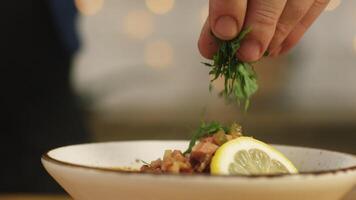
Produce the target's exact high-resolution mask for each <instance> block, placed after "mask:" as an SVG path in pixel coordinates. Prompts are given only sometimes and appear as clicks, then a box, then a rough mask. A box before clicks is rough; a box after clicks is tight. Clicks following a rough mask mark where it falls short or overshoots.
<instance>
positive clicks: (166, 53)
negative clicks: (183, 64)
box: [145, 40, 173, 69]
mask: <svg viewBox="0 0 356 200" xmlns="http://www.w3.org/2000/svg"><path fill="white" fill-rule="evenodd" d="M145 63H146V64H147V65H148V66H150V67H152V68H156V69H157V68H158V69H160V68H166V67H168V66H169V65H171V64H172V63H173V48H172V46H171V44H169V42H167V41H165V40H157V41H154V42H149V43H148V44H147V45H146V46H145Z"/></svg>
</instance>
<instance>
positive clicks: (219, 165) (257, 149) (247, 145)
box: [210, 137, 298, 175]
mask: <svg viewBox="0 0 356 200" xmlns="http://www.w3.org/2000/svg"><path fill="white" fill-rule="evenodd" d="M210 169H211V173H212V174H215V175H231V174H241V175H261V174H288V173H298V170H297V168H296V167H295V166H294V165H293V164H292V162H291V161H289V160H288V159H287V158H286V157H285V156H284V155H283V154H282V153H281V152H279V151H277V150H276V149H275V148H273V147H272V146H270V145H268V144H265V143H263V142H261V141H259V140H256V139H253V138H251V137H239V138H236V139H233V140H230V141H229V142H227V143H225V144H223V145H222V146H221V147H220V148H219V149H218V150H217V151H216V153H215V155H214V156H213V158H212V161H211V164H210Z"/></svg>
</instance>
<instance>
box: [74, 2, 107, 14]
mask: <svg viewBox="0 0 356 200" xmlns="http://www.w3.org/2000/svg"><path fill="white" fill-rule="evenodd" d="M74 3H75V6H76V7H77V9H78V10H79V12H80V13H81V14H82V15H87V16H91V15H95V14H97V13H98V12H99V11H100V10H101V9H102V8H103V4H104V0H75V1H74Z"/></svg>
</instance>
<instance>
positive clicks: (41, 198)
mask: <svg viewBox="0 0 356 200" xmlns="http://www.w3.org/2000/svg"><path fill="white" fill-rule="evenodd" d="M0 200H71V198H70V197H68V196H61V195H18V194H12V195H0ZM342 200H356V188H355V189H354V190H353V191H352V192H351V193H349V195H347V196H346V197H345V198H344V199H342Z"/></svg>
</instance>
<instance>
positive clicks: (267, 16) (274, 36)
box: [198, 0, 330, 61]
mask: <svg viewBox="0 0 356 200" xmlns="http://www.w3.org/2000/svg"><path fill="white" fill-rule="evenodd" d="M329 1H330V0H210V1H209V16H208V18H207V20H206V22H205V24H204V26H203V28H202V32H201V35H200V38H199V42H198V47H199V50H200V53H201V54H202V55H203V56H204V57H206V58H208V59H211V58H212V57H213V55H214V54H215V52H216V51H217V49H218V44H217V43H216V40H215V38H214V36H213V35H212V33H213V34H214V35H215V36H216V37H218V38H219V39H221V40H231V39H233V38H235V37H236V36H237V35H238V33H239V32H240V31H241V30H242V29H243V28H247V27H250V28H251V29H252V30H251V32H250V33H249V34H248V35H247V36H246V38H245V39H244V40H243V41H242V44H241V47H240V49H239V50H238V52H237V57H239V58H240V59H241V60H243V61H256V60H258V59H260V58H261V57H262V56H263V54H264V53H265V51H267V50H268V52H269V54H270V55H271V56H277V55H280V54H282V53H285V52H287V51H288V50H290V49H291V48H292V47H293V46H295V45H296V44H297V42H298V41H299V40H300V38H301V37H302V36H303V35H304V33H305V32H306V30H307V29H308V28H309V27H310V26H311V25H312V23H313V22H314V21H315V20H316V18H317V17H318V16H319V15H320V14H321V13H322V11H323V10H324V9H325V7H326V6H327V4H328V3H329Z"/></svg>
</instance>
